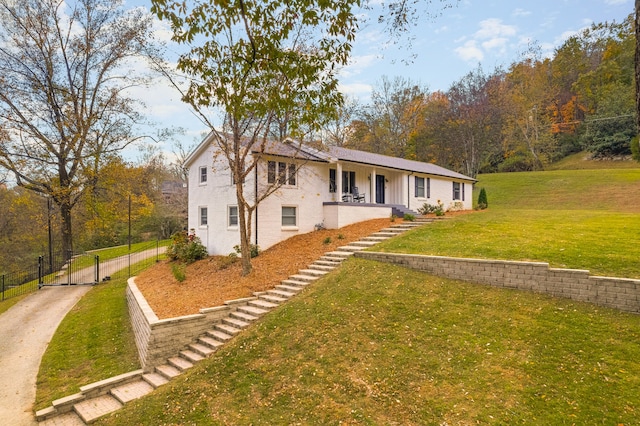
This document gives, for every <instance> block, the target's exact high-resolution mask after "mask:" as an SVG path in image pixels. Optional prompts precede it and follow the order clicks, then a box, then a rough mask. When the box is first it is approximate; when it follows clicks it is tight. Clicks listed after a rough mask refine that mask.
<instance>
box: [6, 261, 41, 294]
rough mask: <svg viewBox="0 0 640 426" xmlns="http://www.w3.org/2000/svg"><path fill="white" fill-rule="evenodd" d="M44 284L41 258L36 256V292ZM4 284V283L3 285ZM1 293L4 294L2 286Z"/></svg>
mask: <svg viewBox="0 0 640 426" xmlns="http://www.w3.org/2000/svg"><path fill="white" fill-rule="evenodd" d="M43 282H44V280H43V277H42V256H38V290H40V289H41V288H42V283H43ZM3 284H4V283H3ZM2 291H3V293H2V294H4V285H3V287H2Z"/></svg>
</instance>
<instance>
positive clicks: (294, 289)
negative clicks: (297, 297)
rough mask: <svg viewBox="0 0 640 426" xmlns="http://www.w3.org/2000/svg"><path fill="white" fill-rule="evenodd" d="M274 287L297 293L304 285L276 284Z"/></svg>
mask: <svg viewBox="0 0 640 426" xmlns="http://www.w3.org/2000/svg"><path fill="white" fill-rule="evenodd" d="M275 288H276V289H278V290H282V291H286V292H288V293H298V292H300V291H302V289H303V288H304V287H303V286H297V285H287V284H278V285H277V286H276V287H275Z"/></svg>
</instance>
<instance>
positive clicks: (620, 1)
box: [604, 0, 628, 6]
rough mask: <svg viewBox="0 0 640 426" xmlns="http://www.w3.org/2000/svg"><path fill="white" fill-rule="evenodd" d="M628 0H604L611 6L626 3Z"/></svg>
mask: <svg viewBox="0 0 640 426" xmlns="http://www.w3.org/2000/svg"><path fill="white" fill-rule="evenodd" d="M627 1H628V0H604V3H605V4H608V5H610V6H619V5H621V4H625V3H626V2H627Z"/></svg>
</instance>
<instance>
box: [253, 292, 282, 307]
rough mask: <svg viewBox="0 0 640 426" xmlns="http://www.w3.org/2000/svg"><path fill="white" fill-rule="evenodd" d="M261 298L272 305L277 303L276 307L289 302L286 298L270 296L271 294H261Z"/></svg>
mask: <svg viewBox="0 0 640 426" xmlns="http://www.w3.org/2000/svg"><path fill="white" fill-rule="evenodd" d="M259 297H260V299H261V300H265V301H267V302H270V303H275V304H276V305H280V304H282V303H284V302H286V301H287V300H288V299H286V298H284V297H280V296H277V295H275V294H269V293H262V294H260V296H259Z"/></svg>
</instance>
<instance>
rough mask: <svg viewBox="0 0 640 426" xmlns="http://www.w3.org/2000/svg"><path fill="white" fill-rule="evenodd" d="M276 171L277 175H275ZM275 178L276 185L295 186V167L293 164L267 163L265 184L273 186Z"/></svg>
mask: <svg viewBox="0 0 640 426" xmlns="http://www.w3.org/2000/svg"><path fill="white" fill-rule="evenodd" d="M276 170H277V175H276ZM276 176H277V179H278V180H277V183H278V185H291V186H295V184H296V165H295V163H284V162H275V161H269V162H268V163H267V182H268V183H272V184H275V183H276Z"/></svg>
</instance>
